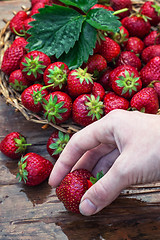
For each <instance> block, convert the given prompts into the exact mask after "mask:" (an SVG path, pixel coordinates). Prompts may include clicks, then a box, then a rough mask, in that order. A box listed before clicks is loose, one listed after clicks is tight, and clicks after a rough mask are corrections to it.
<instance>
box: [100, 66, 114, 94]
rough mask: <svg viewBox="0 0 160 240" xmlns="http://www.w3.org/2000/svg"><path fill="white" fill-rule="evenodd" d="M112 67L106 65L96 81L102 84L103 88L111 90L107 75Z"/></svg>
mask: <svg viewBox="0 0 160 240" xmlns="http://www.w3.org/2000/svg"><path fill="white" fill-rule="evenodd" d="M112 70H113V69H112V68H110V67H108V68H107V69H106V70H105V71H104V73H103V74H102V75H101V76H100V77H99V79H98V82H99V83H100V84H101V85H102V86H103V88H104V89H105V90H107V91H108V90H111V84H110V80H109V75H110V73H111V72H112Z"/></svg>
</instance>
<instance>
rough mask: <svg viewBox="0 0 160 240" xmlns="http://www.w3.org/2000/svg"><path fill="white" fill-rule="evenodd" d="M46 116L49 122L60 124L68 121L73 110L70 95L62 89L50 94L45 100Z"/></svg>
mask: <svg viewBox="0 0 160 240" xmlns="http://www.w3.org/2000/svg"><path fill="white" fill-rule="evenodd" d="M43 102H44V104H43V110H44V116H45V117H46V118H47V120H48V121H49V122H52V123H54V124H60V123H63V122H65V121H67V120H68V119H69V117H70V114H71V110H72V100H71V98H70V96H69V95H68V94H67V93H65V92H61V91H55V92H52V93H50V94H48V95H47V96H46V97H45V98H44V100H43Z"/></svg>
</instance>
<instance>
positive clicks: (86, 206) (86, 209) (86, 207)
mask: <svg viewBox="0 0 160 240" xmlns="http://www.w3.org/2000/svg"><path fill="white" fill-rule="evenodd" d="M96 210H97V207H96V206H95V205H94V204H93V202H91V201H90V200H89V199H88V198H86V199H84V200H83V201H82V202H81V203H80V205H79V211H80V213H81V214H82V215H85V216H90V215H92V214H94V213H95V212H96Z"/></svg>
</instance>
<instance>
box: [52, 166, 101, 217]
mask: <svg viewBox="0 0 160 240" xmlns="http://www.w3.org/2000/svg"><path fill="white" fill-rule="evenodd" d="M102 176H103V173H102V172H100V173H99V174H97V177H98V179H95V178H94V177H93V176H92V174H91V173H90V172H89V171H88V170H86V169H77V170H74V171H73V172H70V173H68V174H67V175H66V177H65V178H64V179H63V180H62V181H61V183H60V185H59V186H58V187H57V188H56V194H57V197H58V198H59V200H60V201H61V202H63V204H64V206H65V208H66V209H67V210H69V211H71V212H73V213H80V212H79V204H80V201H81V198H82V196H83V195H84V193H85V192H86V191H87V190H88V189H89V188H90V187H91V186H92V185H93V184H94V183H95V182H96V181H97V180H99V179H100V178H101V177H102Z"/></svg>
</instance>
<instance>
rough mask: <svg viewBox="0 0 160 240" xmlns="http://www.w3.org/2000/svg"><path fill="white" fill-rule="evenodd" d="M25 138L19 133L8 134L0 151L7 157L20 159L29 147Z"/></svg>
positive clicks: (1, 144)
mask: <svg viewBox="0 0 160 240" xmlns="http://www.w3.org/2000/svg"><path fill="white" fill-rule="evenodd" d="M29 145H31V144H27V142H26V139H25V137H24V136H23V135H22V134H21V133H19V132H11V133H9V134H7V135H6V136H5V137H4V139H3V140H2V141H1V143H0V151H1V152H2V153H3V154H5V155H6V156H7V157H9V158H12V159H18V158H20V157H21V155H22V154H23V153H25V151H26V149H27V146H29Z"/></svg>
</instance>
